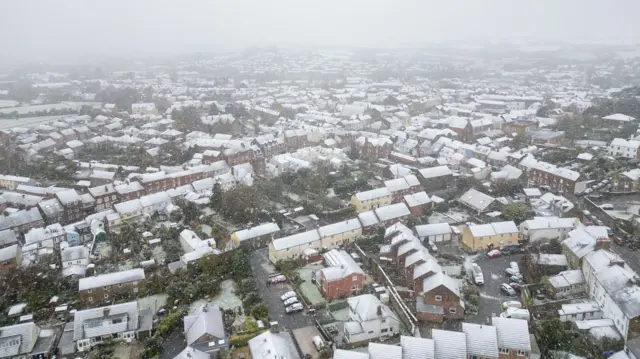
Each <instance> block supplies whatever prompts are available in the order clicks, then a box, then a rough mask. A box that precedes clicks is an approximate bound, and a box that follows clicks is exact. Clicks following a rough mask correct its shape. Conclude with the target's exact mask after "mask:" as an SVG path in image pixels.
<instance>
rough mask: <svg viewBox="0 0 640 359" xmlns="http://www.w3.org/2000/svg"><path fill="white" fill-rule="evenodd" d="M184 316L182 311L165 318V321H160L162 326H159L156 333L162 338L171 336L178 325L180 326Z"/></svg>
mask: <svg viewBox="0 0 640 359" xmlns="http://www.w3.org/2000/svg"><path fill="white" fill-rule="evenodd" d="M182 315H183V313H182V311H176V312H173V313H171V314H169V315H167V316H166V317H164V319H162V321H160V325H158V330H157V331H156V333H158V335H160V336H165V335H167V334H169V333H170V332H171V331H172V330H173V329H175V328H176V327H177V326H178V324H180V321H181V320H182Z"/></svg>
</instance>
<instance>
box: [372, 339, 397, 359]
mask: <svg viewBox="0 0 640 359" xmlns="http://www.w3.org/2000/svg"><path fill="white" fill-rule="evenodd" d="M368 349H369V359H401V358H402V347H399V346H397V345H389V344H381V343H375V342H371V343H369V348H368Z"/></svg>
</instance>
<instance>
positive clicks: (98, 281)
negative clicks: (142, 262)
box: [78, 268, 145, 291]
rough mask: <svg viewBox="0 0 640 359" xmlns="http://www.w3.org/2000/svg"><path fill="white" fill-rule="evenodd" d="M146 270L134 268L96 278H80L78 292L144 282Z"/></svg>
mask: <svg viewBox="0 0 640 359" xmlns="http://www.w3.org/2000/svg"><path fill="white" fill-rule="evenodd" d="M144 279H145V275H144V270H143V269H142V268H134V269H129V270H124V271H120V272H112V273H107V274H100V275H97V276H94V277H86V278H80V280H79V281H78V290H79V291H82V290H87V289H93V288H98V287H105V286H109V285H114V284H120V283H129V282H133V281H139V280H144Z"/></svg>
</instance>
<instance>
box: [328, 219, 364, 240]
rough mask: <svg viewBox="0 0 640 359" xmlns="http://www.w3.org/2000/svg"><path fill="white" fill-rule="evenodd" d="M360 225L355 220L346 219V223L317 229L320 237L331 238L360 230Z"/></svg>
mask: <svg viewBox="0 0 640 359" xmlns="http://www.w3.org/2000/svg"><path fill="white" fill-rule="evenodd" d="M361 228H362V225H361V224H360V221H359V220H358V219H357V218H352V219H348V220H346V221H342V222H337V223H333V224H329V225H326V226H322V227H320V228H318V233H320V237H323V238H324V237H331V236H334V235H337V234H342V233H345V232H351V231H355V230H358V229H361Z"/></svg>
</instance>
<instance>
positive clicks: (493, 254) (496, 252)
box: [487, 249, 501, 258]
mask: <svg viewBox="0 0 640 359" xmlns="http://www.w3.org/2000/svg"><path fill="white" fill-rule="evenodd" d="M500 254H501V253H500V251H499V250H497V249H493V250H490V251H489V252H488V253H487V256H488V257H489V258H497V257H500Z"/></svg>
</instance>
